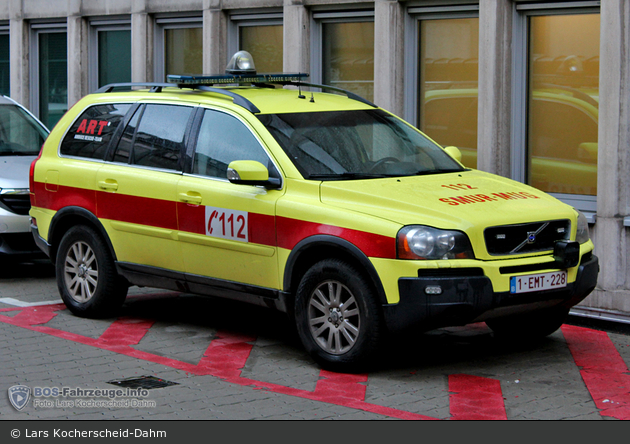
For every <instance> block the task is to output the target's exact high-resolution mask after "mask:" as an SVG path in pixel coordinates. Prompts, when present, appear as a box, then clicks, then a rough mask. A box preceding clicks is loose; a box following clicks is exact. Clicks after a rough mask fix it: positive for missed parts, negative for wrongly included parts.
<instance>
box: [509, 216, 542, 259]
mask: <svg viewBox="0 0 630 444" xmlns="http://www.w3.org/2000/svg"><path fill="white" fill-rule="evenodd" d="M548 225H549V222H545V223H543V224H542V225H541V226H540V227H539V228H538V229H537V230H536V231H528V232H527V237H526V238H525V240H524V241H523V242H521V243H520V244H519V245H518V246H517V247H516V248H514V249H513V250H512V251H510V253H518V252H519V251H521V249H522V248H523V247H524V246H525V245H531V244H533V243H535V242H536V238H537V236H538V235H539V234H540V233H541V232H542V231H543V230H544V229H545V228H547V226H548Z"/></svg>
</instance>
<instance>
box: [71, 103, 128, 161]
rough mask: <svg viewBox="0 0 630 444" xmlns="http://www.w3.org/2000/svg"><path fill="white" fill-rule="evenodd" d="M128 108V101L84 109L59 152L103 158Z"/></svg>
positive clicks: (90, 157) (89, 157)
mask: <svg viewBox="0 0 630 444" xmlns="http://www.w3.org/2000/svg"><path fill="white" fill-rule="evenodd" d="M129 108H131V105H130V104H128V103H114V104H108V105H95V106H92V107H90V108H88V109H87V110H85V111H84V112H83V114H81V116H80V117H79V118H78V119H77V120H76V121H75V122H74V124H73V125H72V127H71V128H70V131H68V133H67V134H66V137H64V139H63V142H62V143H61V154H63V155H66V156H77V157H85V158H88V159H103V158H104V157H105V152H106V151H107V147H108V146H109V142H110V140H111V138H112V135H113V134H114V132H115V131H116V128H118V125H120V123H121V122H122V121H123V119H124V117H125V114H127V111H129Z"/></svg>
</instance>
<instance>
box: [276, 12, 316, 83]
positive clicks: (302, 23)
mask: <svg viewBox="0 0 630 444" xmlns="http://www.w3.org/2000/svg"><path fill="white" fill-rule="evenodd" d="M283 27H284V36H283V45H284V54H283V63H282V65H283V70H284V72H307V73H310V70H311V19H310V14H309V11H308V9H307V8H306V7H305V6H304V5H303V1H302V0H285V1H284V25H283Z"/></svg>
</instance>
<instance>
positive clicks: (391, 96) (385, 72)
mask: <svg viewBox="0 0 630 444" xmlns="http://www.w3.org/2000/svg"><path fill="white" fill-rule="evenodd" d="M404 20H405V11H404V7H403V5H402V4H401V3H400V2H398V1H397V0H376V2H375V3H374V102H375V103H376V104H377V105H378V106H380V107H382V108H385V109H386V110H388V111H390V112H392V113H394V114H396V115H398V116H400V117H402V116H403V115H404V86H405V85H404V80H405V76H404V68H405V67H404V57H403V55H404V42H405V38H404Z"/></svg>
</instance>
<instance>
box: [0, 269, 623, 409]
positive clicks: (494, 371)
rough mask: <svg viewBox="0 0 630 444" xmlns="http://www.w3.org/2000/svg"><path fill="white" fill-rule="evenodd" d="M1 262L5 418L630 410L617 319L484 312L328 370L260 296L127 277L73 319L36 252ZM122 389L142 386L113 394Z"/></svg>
mask: <svg viewBox="0 0 630 444" xmlns="http://www.w3.org/2000/svg"><path fill="white" fill-rule="evenodd" d="M0 269H1V270H0V356H2V357H3V358H2V359H1V360H0V390H6V393H7V395H6V396H3V401H1V402H0V419H3V420H25V419H55V420H57V419H60V420H64V419H67V420H95V419H130V420H159V419H163V420H178V419H203V420H235V419H241V420H242V419H261V420H287V419H301V420H316V419H341V420H383V419H412V420H413V419H419V420H420V419H429V420H434V419H447V420H593V421H597V420H604V419H622V420H623V419H630V375H629V372H628V363H629V362H630V336H628V335H627V334H626V333H625V332H624V330H623V329H616V330H611V331H601V330H598V329H596V327H597V328H599V327H598V326H588V327H585V326H577V325H565V326H563V327H562V329H561V330H559V331H557V332H556V333H554V334H553V335H551V336H549V337H548V338H545V339H543V340H539V341H537V342H532V343H528V344H514V343H506V342H502V341H499V340H498V339H497V338H495V337H494V336H493V334H492V333H491V331H490V330H489V329H488V328H487V327H486V326H485V324H482V323H481V324H472V325H468V326H465V327H457V328H446V329H439V330H435V331H431V332H428V333H423V334H407V335H404V336H399V337H395V338H392V339H391V340H390V342H389V346H388V347H387V350H386V351H385V352H384V353H383V356H382V358H381V359H380V361H379V364H378V365H377V367H376V368H375V369H374V370H372V371H370V372H369V373H366V374H352V375H350V374H338V373H331V372H327V371H324V370H322V369H320V368H319V367H318V366H317V365H316V364H315V363H314V362H313V361H312V360H311V359H310V357H309V356H308V355H307V354H306V353H305V352H304V350H303V349H302V347H301V345H300V343H299V340H298V338H297V335H296V333H295V332H294V330H293V328H292V327H291V324H290V322H288V320H287V319H286V318H285V316H284V315H282V314H281V313H276V312H273V311H270V310H268V309H265V308H260V307H255V306H250V305H245V304H241V303H237V302H233V301H226V300H220V299H214V298H205V297H197V296H193V295H187V294H181V293H174V292H168V291H161V290H156V289H148V288H142V289H140V288H132V289H131V290H130V295H129V297H128V299H127V302H126V303H125V306H124V307H123V309H122V311H121V312H120V314H119V315H118V316H117V317H116V318H111V319H103V320H88V319H81V318H78V317H75V316H73V315H72V314H71V313H70V312H69V311H68V310H67V309H65V306H64V305H63V304H62V303H61V301H60V299H59V296H58V293H57V287H56V283H55V278H54V270H53V269H52V267H51V266H50V265H49V264H47V263H46V262H40V263H22V264H18V263H5V264H4V265H3V266H2V267H0ZM20 385H22V386H24V387H27V388H28V390H29V393H28V398H27V400H26V402H24V398H25V396H26V392H21V393H16V394H13V395H12V394H11V391H10V390H11V388H14V387H16V386H20ZM125 387H132V388H133V387H140V388H141V389H137V390H136V391H135V392H131V393H130V392H120V393H117V394H116V393H113V392H112V390H114V389H117V390H124V388H125ZM22 390H25V389H22ZM99 390H100V392H99ZM14 391H15V389H14ZM55 393H56V394H57V395H56V396H55ZM121 393H122V394H121ZM114 395H116V396H115V397H110V396H114ZM11 396H13V398H14V402H16V403H18V404H19V403H20V402H22V403H23V405H22V408H21V409H18V408H17V407H15V406H14V405H13V404H12V403H11V402H10V398H11Z"/></svg>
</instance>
